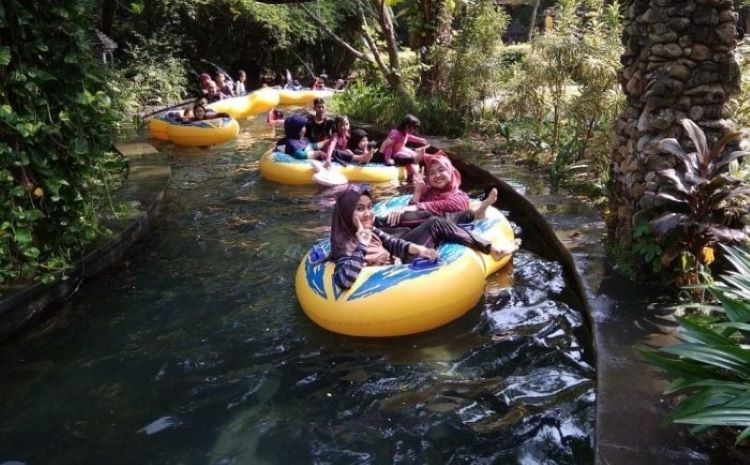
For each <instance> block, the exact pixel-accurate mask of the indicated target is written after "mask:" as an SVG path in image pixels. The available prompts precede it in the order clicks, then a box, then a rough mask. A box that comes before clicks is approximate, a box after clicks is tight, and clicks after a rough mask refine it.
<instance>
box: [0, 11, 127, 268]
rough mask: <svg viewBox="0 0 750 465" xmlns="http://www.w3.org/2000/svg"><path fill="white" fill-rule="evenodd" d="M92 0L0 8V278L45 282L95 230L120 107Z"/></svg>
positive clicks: (90, 237) (73, 256) (81, 246)
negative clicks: (97, 36)
mask: <svg viewBox="0 0 750 465" xmlns="http://www.w3.org/2000/svg"><path fill="white" fill-rule="evenodd" d="M96 5H97V3H96V2H95V1H94V0H90V1H87V0H61V1H59V2H54V4H51V3H50V2H42V1H28V0H24V1H20V0H8V1H4V2H3V8H0V35H2V37H3V43H2V46H0V85H2V89H1V91H0V92H2V100H3V104H2V105H0V121H2V123H3V124H1V125H0V282H3V281H7V280H9V279H18V278H29V277H36V278H41V279H43V280H47V279H51V277H52V272H54V271H55V270H58V269H60V268H63V267H65V266H66V264H67V263H68V262H69V260H71V259H74V258H76V257H77V256H78V255H79V253H80V252H81V250H82V249H83V247H85V246H86V245H87V244H89V243H90V242H91V241H93V240H94V239H96V238H97V236H98V235H99V234H100V233H101V228H100V226H99V223H98V221H97V216H96V208H97V205H99V204H100V200H99V197H98V196H99V195H101V194H102V193H103V191H104V189H103V187H106V186H105V184H104V183H105V180H106V179H107V174H106V170H107V168H108V167H109V166H110V163H111V156H110V155H108V150H110V148H111V132H112V130H113V126H114V125H115V124H116V123H117V121H119V117H120V109H121V108H120V106H119V100H118V95H117V93H116V92H115V90H114V89H113V86H112V80H111V77H110V76H109V75H108V74H107V71H106V70H105V68H104V67H103V65H102V64H101V63H100V62H99V61H98V60H97V59H96V58H95V56H94V54H93V53H92V51H91V50H90V46H89V44H90V43H91V37H90V30H91V29H90V24H89V22H88V21H87V14H88V13H89V11H91V10H92V9H93V8H95V7H96ZM53 25H57V26H53ZM115 164H116V163H115Z"/></svg>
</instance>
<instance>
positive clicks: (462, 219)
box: [443, 210, 479, 224]
mask: <svg viewBox="0 0 750 465" xmlns="http://www.w3.org/2000/svg"><path fill="white" fill-rule="evenodd" d="M443 218H445V219H446V220H448V221H450V222H451V223H456V224H468V223H471V222H472V221H474V220H475V219H479V218H477V217H476V216H475V214H474V212H473V211H472V210H465V211H462V212H452V213H446V214H445V215H444V216H443Z"/></svg>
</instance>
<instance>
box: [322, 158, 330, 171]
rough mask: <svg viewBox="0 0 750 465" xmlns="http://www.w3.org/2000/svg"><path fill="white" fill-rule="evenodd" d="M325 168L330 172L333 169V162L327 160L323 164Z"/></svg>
mask: <svg viewBox="0 0 750 465" xmlns="http://www.w3.org/2000/svg"><path fill="white" fill-rule="evenodd" d="M323 168H325V169H327V170H330V169H331V160H326V161H324V162H323Z"/></svg>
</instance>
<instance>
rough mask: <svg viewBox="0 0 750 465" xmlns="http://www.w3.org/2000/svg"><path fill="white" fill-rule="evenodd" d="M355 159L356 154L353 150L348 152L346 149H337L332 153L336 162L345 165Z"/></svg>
mask: <svg viewBox="0 0 750 465" xmlns="http://www.w3.org/2000/svg"><path fill="white" fill-rule="evenodd" d="M353 159H354V155H353V154H352V153H351V152H347V151H344V150H338V149H335V150H334V151H333V154H331V160H332V161H335V162H336V163H339V164H341V165H344V166H346V165H347V164H349V163H351V162H352V160H353Z"/></svg>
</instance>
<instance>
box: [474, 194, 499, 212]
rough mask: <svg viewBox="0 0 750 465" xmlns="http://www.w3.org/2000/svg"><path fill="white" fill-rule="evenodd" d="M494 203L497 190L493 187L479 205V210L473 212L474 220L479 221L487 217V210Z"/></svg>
mask: <svg viewBox="0 0 750 465" xmlns="http://www.w3.org/2000/svg"><path fill="white" fill-rule="evenodd" d="M495 202H497V189H495V188H494V187H493V188H492V190H491V191H490V193H489V194H487V198H486V199H484V200H482V202H481V203H480V204H479V208H477V209H476V210H474V219H475V220H481V219H482V218H484V217H485V216H486V215H487V209H488V208H490V206H491V205H493V204H494V203H495Z"/></svg>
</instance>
